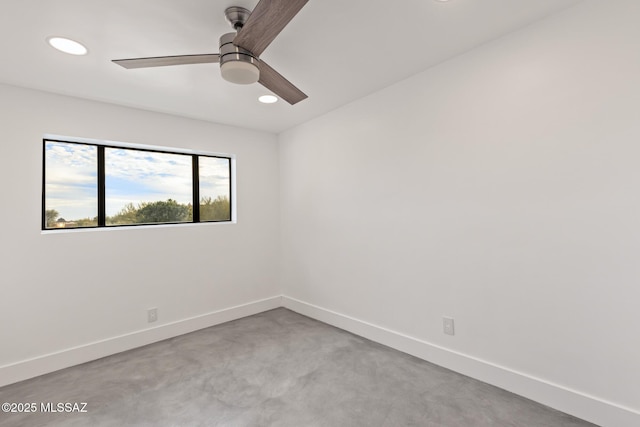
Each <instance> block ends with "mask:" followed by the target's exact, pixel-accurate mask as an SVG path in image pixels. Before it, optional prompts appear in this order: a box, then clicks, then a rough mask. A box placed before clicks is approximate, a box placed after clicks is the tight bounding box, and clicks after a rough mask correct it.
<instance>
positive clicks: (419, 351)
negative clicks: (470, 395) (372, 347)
mask: <svg viewBox="0 0 640 427" xmlns="http://www.w3.org/2000/svg"><path fill="white" fill-rule="evenodd" d="M282 305H283V306H284V307H286V308H288V309H289V310H292V311H295V312H297V313H300V314H303V315H305V316H308V317H311V318H313V319H316V320H319V321H321V322H324V323H327V324H329V325H332V326H336V327H338V328H340V329H344V330H346V331H349V332H352V333H354V334H356V335H359V336H362V337H364V338H367V339H370V340H372V341H375V342H378V343H380V344H384V345H387V346H389V347H391V348H394V349H396V350H400V351H402V352H404V353H407V354H410V355H412V356H416V357H418V358H420V359H423V360H427V361H429V362H432V363H435V364H436V365H439V366H443V367H445V368H448V369H451V370H452V371H455V372H459V373H461V374H464V375H467V376H469V377H472V378H475V379H478V380H480V381H483V382H486V383H488V384H491V385H494V386H496V387H500V388H502V389H504V390H508V391H510V392H512V393H515V394H518V395H520V396H523V397H526V398H528V399H531V400H534V401H536V402H539V403H542V404H543V405H547V406H550V407H552V408H555V409H557V410H559V411H562V412H565V413H567V414H571V415H573V416H575V417H578V418H581V419H583V420H586V421H589V422H592V423H595V424H597V425H600V426H603V427H637V426H640V412H639V411H636V410H633V409H631V408H627V407H624V406H622V405H618V404H616V403H613V402H608V401H606V400H604V399H600V398H597V397H594V396H590V395H587V394H585V393H582V392H579V391H577V390H572V389H570V388H567V387H563V386H561V385H558V384H554V383H552V382H550V381H546V380H544V379H541V378H536V377H533V376H531V375H527V374H524V373H522V372H517V371H514V370H512V369H509V368H506V367H504V366H499V365H497V364H495V363H491V362H488V361H486V360H481V359H478V358H476V357H473V356H470V355H467V354H462V353H459V352H456V351H453V350H450V349H447V348H444V347H441V346H438V345H435V344H432V343H429V342H426V341H422V340H420V339H417V338H414V337H410V336H407V335H405V334H402V333H399V332H396V331H392V330H389V329H386V328H383V327H380V326H377V325H373V324H371V323H368V322H364V321H362V320H358V319H355V318H353V317H350V316H346V315H344V314H340V313H336V312H334V311H331V310H327V309H325V308H322V307H318V306H315V305H313V304H309V303H306V302H303V301H299V300H297V299H294V298H290V297H287V296H283V297H282Z"/></svg>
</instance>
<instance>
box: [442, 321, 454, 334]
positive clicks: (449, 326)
mask: <svg viewBox="0 0 640 427" xmlns="http://www.w3.org/2000/svg"><path fill="white" fill-rule="evenodd" d="M442 327H443V329H444V333H445V334H447V335H455V329H454V327H453V317H442Z"/></svg>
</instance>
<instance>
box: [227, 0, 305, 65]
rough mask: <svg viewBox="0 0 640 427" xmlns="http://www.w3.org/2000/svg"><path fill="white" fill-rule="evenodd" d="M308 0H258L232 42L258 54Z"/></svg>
mask: <svg viewBox="0 0 640 427" xmlns="http://www.w3.org/2000/svg"><path fill="white" fill-rule="evenodd" d="M308 1H309V0H260V2H259V3H258V4H257V5H256V7H255V9H253V12H251V15H250V16H249V19H247V22H245V24H244V26H243V27H242V29H241V30H240V31H239V32H238V35H237V36H236V38H235V39H233V44H235V45H236V46H240V47H241V48H243V49H246V50H248V51H249V52H251V53H253V54H254V55H255V56H260V54H261V53H262V52H264V50H265V49H266V48H267V46H269V44H271V42H272V41H273V39H275V38H276V36H277V35H278V34H280V31H282V29H283V28H284V27H286V26H287V24H288V23H289V21H291V20H292V19H293V17H294V16H296V14H297V13H298V12H299V11H300V9H302V7H303V6H304V5H305V4H307V2H308Z"/></svg>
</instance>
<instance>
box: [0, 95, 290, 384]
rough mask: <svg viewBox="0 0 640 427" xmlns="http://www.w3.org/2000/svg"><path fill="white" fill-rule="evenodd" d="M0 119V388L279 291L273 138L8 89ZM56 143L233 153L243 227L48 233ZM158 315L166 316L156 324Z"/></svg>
mask: <svg viewBox="0 0 640 427" xmlns="http://www.w3.org/2000/svg"><path fill="white" fill-rule="evenodd" d="M0 121H1V123H2V126H1V134H2V140H1V141H0V149H1V153H2V154H1V155H0V182H2V209H0V223H1V224H3V227H2V229H3V230H2V238H1V239H2V243H1V244H0V272H1V279H0V281H1V282H2V285H1V287H0V292H1V295H0V385H2V384H4V383H8V382H11V381H15V380H19V379H23V378H24V377H27V376H32V375H37V374H38V373H41V372H45V371H48V370H51V369H56V368H60V367H62V366H66V365H69V364H73V363H77V362H81V361H84V360H85V359H90V358H92V357H100V356H104V355H105V354H104V353H105V352H109V351H118V350H122V349H123V348H127V347H133V346H136V345H142V344H146V343H147V342H149V341H153V340H156V339H161V338H164V337H166V336H171V335H175V334H178V333H183V332H185V331H187V330H190V329H193V328H194V327H204V326H206V325H208V324H210V323H215V322H216V321H220V320H225V319H228V318H229V315H227V316H226V317H225V316H222V319H221V318H220V316H218V317H216V316H213V317H211V316H210V317H208V318H207V317H206V316H207V315H211V313H215V312H218V311H220V310H225V309H229V308H232V307H236V306H238V305H244V304H248V303H252V302H254V301H260V300H263V299H267V298H272V297H274V296H279V295H280V293H281V291H280V286H279V283H278V275H277V268H278V267H277V264H278V263H277V257H278V254H277V253H276V251H274V250H273V248H274V247H276V246H277V244H278V239H279V207H278V172H277V171H278V156H277V145H276V137H275V136H274V135H271V134H267V133H260V132H253V131H248V130H242V129H237V128H232V127H227V126H219V125H215V124H212V123H206V122H200V121H195V120H188V119H182V118H177V117H172V116H168V115H163V114H158V113H150V112H144V111H140V110H134V109H128V108H124V107H118V106H113V105H108V104H102V103H98V102H92V101H86V100H79V99H75V98H69V97H64V96H59V95H52V94H47V93H44V92H37V91H31V90H26V89H20V88H16V87H11V86H5V85H0ZM45 133H50V134H57V135H68V136H74V137H85V138H95V139H104V140H113V141H123V142H130V143H139V144H151V145H160V146H167V147H178V148H189V149H195V150H202V151H207V152H219V153H230V154H235V155H236V156H237V189H238V222H237V224H202V225H186V226H169V227H140V228H133V229H125V230H107V231H82V232H71V233H68V232H61V233H52V234H51V233H50V234H42V233H41V231H40V224H41V219H40V217H41V191H42V138H43V134H45ZM279 301H280V300H279V298H277V301H276V302H275V303H271V304H267V307H268V306H270V305H272V306H278V305H279ZM258 306H259V307H258V308H257V309H260V308H264V304H263V305H260V304H258ZM150 307H157V308H158V315H159V320H158V322H157V323H154V324H151V325H150V324H148V323H147V319H146V310H147V309H148V308H150ZM250 311H251V310H249V312H250ZM246 313H247V311H246V310H244V311H242V310H240V311H237V310H236V312H234V313H231V314H230V316H231V317H233V316H234V315H236V316H237V315H240V314H245V315H246ZM203 315H204V316H205V317H204V318H200V319H195V320H194V319H192V318H194V317H198V316H203ZM185 321H186V323H185V324H184V325H183V326H179V325H178V326H176V325H175V324H174V325H170V327H169V326H167V327H166V329H165V330H164V331H155V332H153V333H149V334H146V335H145V334H136V332H140V331H144V330H147V329H148V328H150V327H151V326H153V327H156V326H159V327H160V329H162V327H163V325H165V326H166V325H167V324H171V323H172V322H178V324H180V323H181V322H185ZM189 322H190V323H189ZM123 336H124V337H123ZM114 339H115V341H114V342H111V341H113V340H114ZM102 340H106V341H107V343H106V344H105V343H101V344H100V345H99V346H98V347H99V348H96V347H95V346H93V347H92V345H91V343H95V342H100V341H102ZM110 340H111V341H110ZM118 340H120V341H119V342H118ZM87 345H89V348H84V349H82V348H81V349H80V351H77V352H75V353H73V351H72V352H71V353H69V354H67V355H66V356H65V354H63V355H62V356H60V355H58V356H55V357H54V356H48V358H47V357H44V359H43V360H44V361H42V363H35V365H34V364H33V363H32V364H29V362H33V361H30V359H32V358H40V357H42V356H47V355H49V354H50V353H56V352H63V353H64V352H67V353H68V351H69V350H70V349H73V348H74V347H77V346H87ZM38 360H40V359H38ZM38 360H36V362H37V361H38ZM47 360H48V361H47Z"/></svg>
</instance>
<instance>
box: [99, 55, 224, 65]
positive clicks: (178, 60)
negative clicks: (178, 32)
mask: <svg viewBox="0 0 640 427" xmlns="http://www.w3.org/2000/svg"><path fill="white" fill-rule="evenodd" d="M111 62H115V63H116V64H118V65H120V66H122V67H124V68H149V67H165V66H167V65H187V64H208V63H212V62H220V55H219V54H217V53H210V54H204V55H178V56H156V57H153V58H132V59H114V60H112V61H111Z"/></svg>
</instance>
